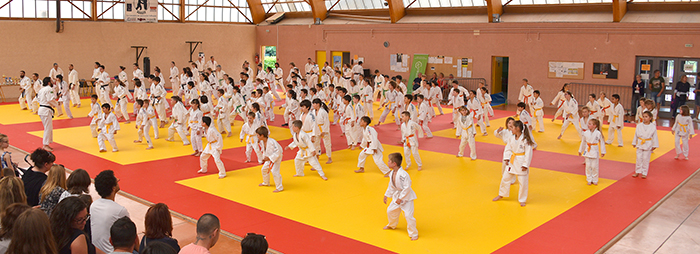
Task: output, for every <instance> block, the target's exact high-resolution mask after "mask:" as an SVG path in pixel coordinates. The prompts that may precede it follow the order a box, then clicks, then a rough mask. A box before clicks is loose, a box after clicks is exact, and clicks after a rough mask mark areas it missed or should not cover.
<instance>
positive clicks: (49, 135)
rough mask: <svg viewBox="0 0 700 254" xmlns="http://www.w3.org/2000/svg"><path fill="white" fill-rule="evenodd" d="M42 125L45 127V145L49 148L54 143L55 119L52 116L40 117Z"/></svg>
mask: <svg viewBox="0 0 700 254" xmlns="http://www.w3.org/2000/svg"><path fill="white" fill-rule="evenodd" d="M39 118H40V119H41V124H42V125H44V139H43V144H44V145H45V146H48V145H49V144H51V143H52V142H53V117H52V116H51V115H39Z"/></svg>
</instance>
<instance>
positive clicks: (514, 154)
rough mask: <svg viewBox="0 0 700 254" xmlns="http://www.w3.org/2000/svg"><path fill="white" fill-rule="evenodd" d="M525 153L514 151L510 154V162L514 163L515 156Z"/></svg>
mask: <svg viewBox="0 0 700 254" xmlns="http://www.w3.org/2000/svg"><path fill="white" fill-rule="evenodd" d="M524 155H525V153H513V154H511V155H510V164H513V160H515V156H524Z"/></svg>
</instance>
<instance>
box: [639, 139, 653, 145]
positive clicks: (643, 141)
mask: <svg viewBox="0 0 700 254" xmlns="http://www.w3.org/2000/svg"><path fill="white" fill-rule="evenodd" d="M639 140H641V141H642V143H641V144H639V145H640V146H641V145H644V143H646V142H647V141H651V139H650V138H646V139H644V138H640V139H639Z"/></svg>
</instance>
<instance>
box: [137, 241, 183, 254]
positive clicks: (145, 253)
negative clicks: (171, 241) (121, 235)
mask: <svg viewBox="0 0 700 254" xmlns="http://www.w3.org/2000/svg"><path fill="white" fill-rule="evenodd" d="M139 250H140V251H141V254H177V251H175V249H173V247H170V245H168V244H165V243H163V242H152V243H150V244H148V247H146V248H143V249H141V248H139Z"/></svg>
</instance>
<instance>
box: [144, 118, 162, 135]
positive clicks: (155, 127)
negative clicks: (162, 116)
mask: <svg viewBox="0 0 700 254" xmlns="http://www.w3.org/2000/svg"><path fill="white" fill-rule="evenodd" d="M148 122H149V123H150V125H151V127H153V137H155V138H156V139H158V137H160V135H158V129H159V128H158V121H156V118H155V117H154V118H150V119H148ZM146 126H148V124H146ZM144 131H146V132H148V129H146V128H145V127H144Z"/></svg>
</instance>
